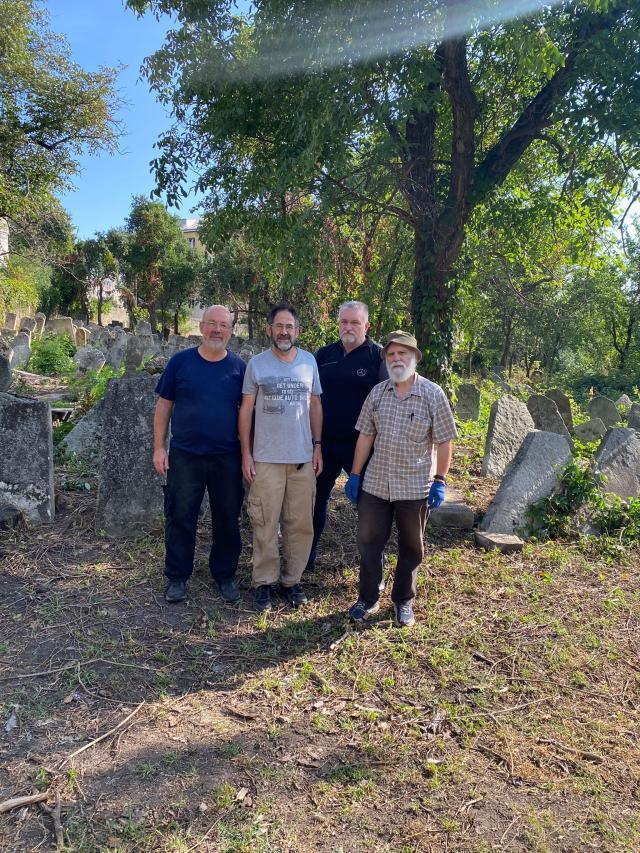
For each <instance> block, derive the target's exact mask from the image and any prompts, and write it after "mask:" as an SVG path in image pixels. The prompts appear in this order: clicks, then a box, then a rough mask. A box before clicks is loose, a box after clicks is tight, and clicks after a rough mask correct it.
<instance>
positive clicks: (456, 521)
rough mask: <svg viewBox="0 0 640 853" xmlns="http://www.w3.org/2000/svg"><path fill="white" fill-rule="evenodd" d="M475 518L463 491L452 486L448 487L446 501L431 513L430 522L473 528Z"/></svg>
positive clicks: (455, 527)
mask: <svg viewBox="0 0 640 853" xmlns="http://www.w3.org/2000/svg"><path fill="white" fill-rule="evenodd" d="M475 518H476V516H475V513H474V511H473V510H472V509H471V507H470V506H468V505H467V504H466V503H465V502H464V498H463V497H462V494H461V492H459V491H458V490H457V489H454V488H452V487H451V486H449V487H448V488H447V495H446V497H445V500H444V503H443V504H441V505H440V506H439V507H438V509H434V510H431V512H430V513H429V522H430V523H431V524H433V525H434V526H435V527H452V528H454V529H456V530H471V528H472V527H473V524H474V522H475Z"/></svg>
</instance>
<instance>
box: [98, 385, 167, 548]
mask: <svg viewBox="0 0 640 853" xmlns="http://www.w3.org/2000/svg"><path fill="white" fill-rule="evenodd" d="M156 382H157V378H156V377H154V376H149V374H147V373H145V372H143V371H140V372H137V373H131V374H129V375H127V376H124V377H123V378H122V379H112V380H111V381H110V382H109V384H108V386H107V391H106V394H105V397H104V412H103V421H102V444H101V448H100V464H99V469H100V475H99V484H98V506H97V510H96V529H97V530H99V531H104V532H105V533H106V534H107V535H109V536H114V537H128V536H135V535H137V534H138V533H140V532H141V531H142V530H143V529H144V528H145V527H146V525H148V524H150V523H152V522H155V521H157V520H158V519H159V518H160V517H161V515H162V511H163V493H162V484H161V479H160V477H159V476H158V475H157V474H156V472H155V470H154V468H153V462H152V455H153V414H154V410H155V403H156V397H155V394H154V388H155V386H156Z"/></svg>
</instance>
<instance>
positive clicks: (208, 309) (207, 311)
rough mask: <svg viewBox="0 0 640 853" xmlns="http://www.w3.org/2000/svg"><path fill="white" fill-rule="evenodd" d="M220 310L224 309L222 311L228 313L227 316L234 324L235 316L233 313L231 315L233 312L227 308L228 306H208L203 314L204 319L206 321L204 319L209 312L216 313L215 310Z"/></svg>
mask: <svg viewBox="0 0 640 853" xmlns="http://www.w3.org/2000/svg"><path fill="white" fill-rule="evenodd" d="M218 308H222V310H223V311H226V312H227V314H228V315H229V319H230V320H231V321H232V322H233V314H232V313H231V311H230V310H229V309H228V308H227V306H226V305H207V307H206V308H205V309H204V311H203V312H202V319H203V320H204V318H205V317H206V316H207V314H208V313H209V311H215V310H217V309H218Z"/></svg>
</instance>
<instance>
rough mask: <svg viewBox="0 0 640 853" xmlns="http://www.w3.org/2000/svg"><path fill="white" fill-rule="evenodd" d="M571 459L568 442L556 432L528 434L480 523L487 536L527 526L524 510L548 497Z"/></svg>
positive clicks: (525, 511) (511, 531) (514, 530)
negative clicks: (560, 473) (559, 473)
mask: <svg viewBox="0 0 640 853" xmlns="http://www.w3.org/2000/svg"><path fill="white" fill-rule="evenodd" d="M570 458H571V449H570V447H569V442H568V441H567V439H566V438H564V436H562V435H558V433H555V432H541V431H538V430H536V431H535V432H530V433H529V434H528V435H527V437H526V438H525V440H524V441H523V442H522V446H521V447H520V449H519V450H518V453H517V454H516V457H515V459H514V460H513V462H512V463H511V465H510V466H509V468H508V470H507V472H506V474H505V475H504V477H503V479H502V482H501V483H500V488H499V489H498V491H497V492H496V495H495V497H494V499H493V501H492V502H491V505H490V506H489V509H488V510H487V514H486V515H485V517H484V518H483V519H482V521H481V523H480V530H482V531H486V532H489V533H516V532H517V531H518V530H521V529H523V528H526V527H528V526H529V524H530V522H529V519H528V517H527V508H528V507H529V506H530V505H531V504H532V503H534V502H535V501H537V500H539V499H540V498H544V497H547V496H548V495H550V494H551V493H552V492H553V491H554V489H555V488H556V487H557V485H558V476H557V474H558V471H559V470H560V469H561V468H562V467H564V465H566V463H567V462H568V461H569V459H570Z"/></svg>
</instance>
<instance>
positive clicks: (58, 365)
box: [28, 335, 76, 376]
mask: <svg viewBox="0 0 640 853" xmlns="http://www.w3.org/2000/svg"><path fill="white" fill-rule="evenodd" d="M75 352H76V345H75V344H74V342H73V341H72V340H71V338H70V337H69V335H45V336H44V337H42V338H36V339H35V340H34V341H33V343H32V344H31V358H30V359H29V364H28V369H29V370H30V371H32V372H33V373H41V374H43V375H44V376H64V375H67V374H69V373H72V372H73V371H74V370H75V364H74V363H73V358H72V356H73V355H75Z"/></svg>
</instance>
